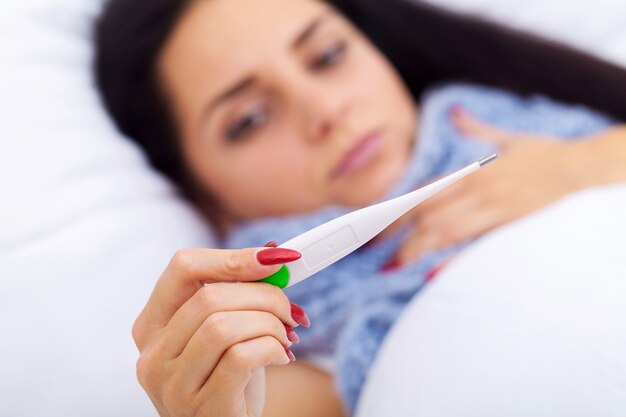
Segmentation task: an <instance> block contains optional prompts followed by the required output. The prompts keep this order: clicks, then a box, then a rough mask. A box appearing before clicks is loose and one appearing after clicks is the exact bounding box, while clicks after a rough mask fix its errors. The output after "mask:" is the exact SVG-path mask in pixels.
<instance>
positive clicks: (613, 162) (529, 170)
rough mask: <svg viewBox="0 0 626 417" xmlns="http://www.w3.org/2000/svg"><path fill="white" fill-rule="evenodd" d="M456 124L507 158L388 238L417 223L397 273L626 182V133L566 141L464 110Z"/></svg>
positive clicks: (419, 211)
mask: <svg viewBox="0 0 626 417" xmlns="http://www.w3.org/2000/svg"><path fill="white" fill-rule="evenodd" d="M452 118H453V121H454V123H455V125H456V127H457V128H458V129H459V130H460V132H461V133H463V134H464V135H466V136H468V137H469V138H472V139H475V140H482V141H486V142H488V143H491V144H492V145H494V146H496V147H497V148H498V149H499V153H500V158H499V159H498V160H497V161H496V163H494V164H492V165H489V166H488V167H485V168H483V169H481V170H480V171H478V172H476V173H474V174H472V175H470V176H468V177H467V178H465V179H463V180H461V181H459V182H458V183H457V184H455V185H453V186H450V187H448V188H447V189H445V190H443V191H441V192H440V193H438V194H437V195H435V196H433V197H431V198H430V199H428V200H426V201H425V202H423V203H422V204H420V205H419V206H417V207H416V208H415V209H414V210H413V211H411V212H410V213H409V214H407V215H405V216H404V217H403V219H401V221H400V222H399V223H398V224H396V225H394V228H393V229H391V230H390V231H388V232H386V233H391V232H393V230H395V229H396V228H397V227H398V226H399V224H402V223H404V222H406V221H407V220H414V221H415V229H414V230H413V231H412V233H411V234H410V235H409V237H408V238H407V240H406V241H405V242H404V244H403V245H402V246H401V247H400V249H399V251H398V252H397V256H396V258H395V259H394V260H393V261H392V262H390V264H392V265H394V266H398V265H402V264H405V263H408V262H411V261H413V260H417V259H418V258H419V257H421V256H422V255H423V254H424V253H425V252H427V251H432V250H437V249H442V248H445V247H447V246H450V245H453V244H457V243H461V242H463V241H466V240H468V239H472V238H476V237H478V236H480V235H481V234H483V233H485V232H487V231H489V230H491V229H493V228H495V227H497V226H500V225H502V224H504V223H507V222H510V221H512V220H515V219H517V218H519V217H522V216H524V215H526V214H528V213H530V212H533V211H535V210H537V209H540V208H542V207H545V206H547V205H549V204H550V203H552V202H554V201H556V200H557V199H559V198H561V197H563V196H565V195H566V194H569V193H571V192H574V191H578V190H581V189H583V188H587V187H591V186H596V185H602V184H607V183H611V182H617V181H626V128H623V127H622V128H616V129H610V130H606V131H604V132H602V133H600V134H598V135H595V136H593V137H589V138H584V139H583V140H578V141H569V142H566V141H561V140H554V138H547V137H541V136H537V135H529V134H521V133H515V132H509V131H505V130H502V129H499V128H496V127H494V126H490V125H488V124H485V123H483V122H481V121H479V120H477V119H475V118H473V117H472V116H471V115H470V114H468V113H467V112H466V111H464V110H462V109H460V108H458V109H456V110H455V111H454V112H453V113H452ZM550 139H552V140H550ZM468 140H469V139H468Z"/></svg>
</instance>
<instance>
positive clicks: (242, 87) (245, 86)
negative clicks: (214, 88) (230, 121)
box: [200, 77, 256, 120]
mask: <svg viewBox="0 0 626 417" xmlns="http://www.w3.org/2000/svg"><path fill="white" fill-rule="evenodd" d="M255 82H256V79H255V78H254V77H246V78H244V79H243V80H241V81H238V82H237V83H235V84H234V85H232V86H230V87H228V88H227V89H226V90H225V91H223V92H222V93H220V94H219V95H218V96H217V97H216V98H215V99H213V100H212V101H211V102H210V103H209V105H208V106H206V107H205V108H204V111H203V112H202V117H201V118H200V120H204V119H205V118H207V117H209V116H210V114H211V112H212V111H213V110H214V109H215V108H216V107H217V106H219V105H220V104H221V103H223V102H225V101H228V100H229V99H231V98H233V97H236V96H237V95H239V94H242V93H244V92H245V91H246V90H249V89H250V88H251V87H252V86H253V85H254V83H255Z"/></svg>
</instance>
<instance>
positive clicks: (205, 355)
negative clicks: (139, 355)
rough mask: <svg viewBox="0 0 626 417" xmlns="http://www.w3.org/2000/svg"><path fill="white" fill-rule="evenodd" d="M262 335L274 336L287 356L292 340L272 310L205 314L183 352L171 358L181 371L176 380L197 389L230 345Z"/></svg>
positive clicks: (283, 354)
mask: <svg viewBox="0 0 626 417" xmlns="http://www.w3.org/2000/svg"><path fill="white" fill-rule="evenodd" d="M263 336H270V337H271V338H273V339H275V340H276V341H277V342H278V343H279V344H280V345H281V346H282V348H283V350H282V356H283V357H287V358H288V353H287V349H289V347H290V346H291V345H292V343H291V342H290V341H289V339H288V338H287V333H286V331H285V326H284V325H283V323H282V322H281V321H280V320H278V319H277V318H276V316H274V315H273V314H270V313H266V312H259V311H231V312H218V313H215V314H212V315H211V316H209V317H207V319H206V320H205V321H204V323H203V324H202V326H200V328H199V329H198V331H197V332H196V333H195V334H194V335H193V336H192V338H191V340H189V343H188V344H187V346H186V347H185V350H184V351H183V353H182V354H181V355H180V356H179V357H178V358H177V359H176V360H175V361H174V362H175V363H176V366H177V368H178V372H180V373H181V375H183V376H182V377H180V378H177V380H179V382H181V383H184V384H185V385H186V386H187V387H188V388H189V389H192V390H200V388H201V387H202V386H203V385H204V383H205V382H206V381H207V380H208V379H209V378H210V376H211V374H212V373H213V370H214V369H215V368H216V366H217V364H218V362H219V361H220V358H222V356H223V355H225V354H226V352H227V351H228V350H230V349H231V347H233V346H236V345H237V344H240V343H242V342H245V341H247V340H252V339H256V338H259V337H263ZM283 359H284V358H281V360H283ZM282 363H286V362H281V364H282ZM246 369H247V370H250V371H252V370H253V369H248V368H246Z"/></svg>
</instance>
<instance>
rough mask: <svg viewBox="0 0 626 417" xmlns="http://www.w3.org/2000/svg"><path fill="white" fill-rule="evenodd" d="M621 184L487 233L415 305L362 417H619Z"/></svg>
mask: <svg viewBox="0 0 626 417" xmlns="http://www.w3.org/2000/svg"><path fill="white" fill-rule="evenodd" d="M624 213H626V185H617V186H612V187H606V188H602V189H596V190H588V191H586V192H583V193H579V194H577V195H573V196H571V197H569V198H567V199H565V200H563V201H561V202H559V203H558V204H555V205H553V206H551V207H549V208H548V209H546V210H544V211H542V212H539V213H536V214H534V215H532V216H529V217H527V218H524V219H522V220H520V221H518V222H515V223H512V224H509V225H507V226H505V227H503V228H501V229H499V230H497V231H495V232H494V233H491V234H489V235H487V236H486V237H484V238H483V239H481V240H480V241H479V242H477V243H476V244H475V245H473V246H472V247H470V248H469V249H468V250H466V251H464V252H463V253H462V254H460V255H459V256H458V257H457V258H456V259H454V260H453V261H452V263H451V264H450V265H449V266H447V267H446V268H444V269H443V270H442V272H441V273H440V274H439V275H438V276H437V278H436V279H435V280H434V281H433V282H432V283H431V284H430V285H429V286H428V287H427V288H426V289H425V290H424V291H423V292H422V293H421V294H418V296H416V297H415V298H414V300H413V301H412V302H411V304H410V305H409V306H408V307H407V309H406V310H405V311H404V313H403V314H402V316H401V318H400V320H399V321H398V322H397V323H396V325H395V326H394V328H393V329H392V330H391V332H390V334H389V336H388V338H387V339H386V340H385V342H384V344H383V347H382V349H381V351H380V352H379V356H378V358H377V359H376V361H375V363H374V365H373V367H372V369H371V371H370V375H369V378H368V382H367V384H366V387H365V389H364V392H363V396H362V399H361V402H360V404H359V411H358V413H357V416H358V417H379V416H394V417H404V416H406V417H409V416H411V417H412V416H431V417H438V416H445V417H457V416H458V417H461V416H462V417H474V416H476V417H500V416H509V417H517V416H520V417H522V416H533V417H543V416H545V417H552V416H569V417H576V416H580V417H587V416H598V417H601V416H602V417H608V416H615V417H618V416H623V415H624V410H626V355H624V352H626V302H625V300H626V256H624V239H625V238H624V237H625V236H626V218H625V217H624Z"/></svg>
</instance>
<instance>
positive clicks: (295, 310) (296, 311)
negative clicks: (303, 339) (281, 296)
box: [289, 303, 311, 327]
mask: <svg viewBox="0 0 626 417" xmlns="http://www.w3.org/2000/svg"><path fill="white" fill-rule="evenodd" d="M289 304H291V317H293V319H294V320H295V321H296V323H298V324H299V325H300V326H304V327H311V320H309V316H307V315H306V313H305V312H304V310H303V309H302V307H300V306H299V305H297V304H294V303H289Z"/></svg>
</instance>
